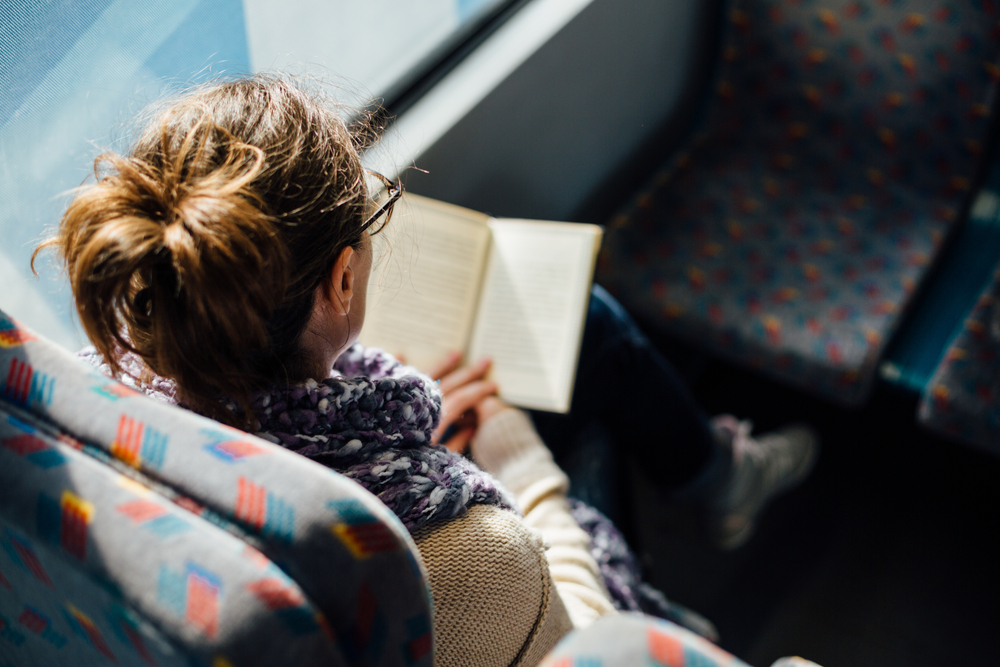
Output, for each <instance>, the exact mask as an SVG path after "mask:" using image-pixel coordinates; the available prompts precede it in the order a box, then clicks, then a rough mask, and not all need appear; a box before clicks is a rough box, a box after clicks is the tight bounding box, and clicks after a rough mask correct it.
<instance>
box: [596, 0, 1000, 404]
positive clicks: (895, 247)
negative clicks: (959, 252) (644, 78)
mask: <svg viewBox="0 0 1000 667" xmlns="http://www.w3.org/2000/svg"><path fill="white" fill-rule="evenodd" d="M996 26H997V17H996V16H993V15H990V14H989V13H988V12H987V10H986V9H984V6H983V5H981V4H979V3H969V2H965V3H958V2H954V3H947V5H940V4H939V3H936V2H914V1H910V2H905V1H901V2H893V3H874V2H868V3H861V2H844V1H831V2H827V3H825V4H824V7H823V8H820V7H818V6H817V5H816V3H814V2H792V1H791V0H789V1H787V2H785V1H774V2H760V1H751V0H741V1H738V2H735V3H734V8H733V11H732V13H731V16H730V21H729V24H728V26H727V27H726V37H725V40H724V41H725V47H724V49H723V53H722V64H721V66H720V77H719V80H718V83H717V86H716V94H715V98H714V100H713V102H712V108H711V110H710V112H709V114H708V117H707V121H706V124H705V128H704V131H703V132H702V133H701V134H700V135H699V137H698V138H697V139H696V140H695V141H694V142H693V143H692V145H691V146H689V147H688V150H686V151H685V152H683V153H682V154H681V155H679V156H675V157H673V158H671V160H670V161H669V162H668V163H667V164H665V165H664V167H663V169H661V171H660V173H659V174H657V175H656V176H655V178H653V179H652V181H651V182H650V183H649V184H647V186H646V187H644V188H643V189H642V190H641V192H640V193H639V194H638V195H637V196H636V198H635V199H634V201H633V202H632V203H631V204H630V205H629V206H628V207H627V208H626V210H625V211H623V212H622V213H621V214H620V215H619V216H617V217H616V218H615V219H614V220H613V221H612V222H611V225H610V229H609V231H608V234H607V238H606V243H605V248H604V251H603V254H602V258H601V262H600V264H599V273H598V279H599V280H600V281H601V282H602V283H603V284H604V285H605V286H607V287H608V288H609V289H610V290H611V291H612V292H614V293H615V295H616V296H617V297H618V298H619V299H620V300H621V301H622V302H623V303H624V304H625V305H626V306H627V307H628V308H630V309H631V310H632V311H633V312H635V313H636V314H637V315H638V316H639V317H640V319H642V320H644V321H646V322H647V323H652V324H654V325H655V326H658V327H662V328H663V329H664V330H666V331H668V332H671V333H674V334H677V335H679V336H682V337H684V338H686V339H688V340H691V341H694V342H696V343H699V344H702V345H704V346H706V347H707V348H708V349H710V350H711V351H713V352H715V353H717V354H719V355H722V356H724V357H727V358H730V359H733V360H736V361H738V362H740V363H743V364H746V365H749V366H751V367H755V368H759V369H761V370H763V371H765V372H767V373H769V374H771V375H774V376H777V377H779V378H781V379H784V380H786V381H788V382H790V383H792V384H794V385H797V386H800V387H806V388H810V389H813V390H815V391H817V392H819V393H821V394H824V395H826V396H829V397H832V398H834V399H837V400H839V401H841V402H844V403H848V404H857V403H860V402H861V401H863V400H864V398H865V396H866V394H867V391H868V389H869V387H870V385H871V382H872V379H873V377H874V370H875V367H876V364H877V361H878V359H879V357H880V355H881V353H882V351H883V349H884V347H885V345H886V342H887V340H888V339H889V337H890V336H891V335H892V333H893V332H894V330H895V328H896V327H897V325H898V323H899V320H900V316H901V314H902V313H903V311H904V310H905V308H906V306H907V304H908V303H909V301H910V298H911V296H912V294H913V292H914V290H915V289H916V288H917V287H918V285H919V284H920V282H921V280H922V279H923V277H924V275H925V274H926V272H927V269H928V268H929V266H930V265H931V263H932V261H933V259H934V257H935V255H936V253H937V250H938V248H939V247H940V245H941V244H942V242H943V240H944V239H945V238H946V237H947V235H948V234H949V231H950V229H951V227H952V225H953V224H954V222H955V221H956V219H957V217H958V214H959V212H960V211H961V210H962V207H963V205H964V202H965V201H966V198H967V196H968V193H969V189H970V186H971V183H972V182H973V181H974V177H975V176H976V174H977V170H978V167H979V163H980V161H981V157H982V154H983V152H984V137H985V135H986V132H987V129H988V126H989V120H990V116H991V114H992V113H993V108H992V106H991V105H992V96H993V93H994V90H995V77H996V75H997V72H998V71H1000V70H998V69H997V67H996V65H995V63H996V61H997V54H998V42H997V31H996Z"/></svg>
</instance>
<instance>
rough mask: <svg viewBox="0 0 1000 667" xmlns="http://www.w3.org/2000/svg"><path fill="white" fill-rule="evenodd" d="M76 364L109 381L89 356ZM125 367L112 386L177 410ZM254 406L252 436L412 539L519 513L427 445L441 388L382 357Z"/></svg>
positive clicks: (135, 364)
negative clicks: (336, 482) (312, 464)
mask: <svg viewBox="0 0 1000 667" xmlns="http://www.w3.org/2000/svg"><path fill="white" fill-rule="evenodd" d="M80 356H81V357H83V358H84V359H85V360H86V361H88V362H90V363H91V364H93V365H94V366H97V367H98V368H100V369H101V370H102V371H103V372H104V373H106V374H108V373H109V371H110V369H109V368H108V366H107V365H106V364H105V363H104V360H103V359H102V358H101V357H100V356H99V355H98V354H97V353H96V351H95V350H94V349H93V348H87V349H85V350H83V351H82V352H80ZM121 367H122V371H123V372H122V377H120V378H117V379H119V380H121V381H122V382H124V383H125V384H126V385H129V386H131V387H134V388H137V389H140V390H141V391H143V392H145V393H146V394H147V395H149V396H152V397H153V398H156V399H158V400H160V401H163V402H166V403H171V404H174V405H177V404H178V400H177V391H176V386H175V385H174V383H173V382H172V381H171V380H168V379H165V378H154V379H153V381H152V382H150V383H148V384H146V385H141V384H140V382H139V378H140V377H141V374H142V371H143V370H144V368H145V367H144V365H143V363H142V361H141V360H140V359H139V358H138V357H136V356H135V355H133V354H125V355H123V357H122V359H121ZM251 404H252V407H253V410H254V415H255V416H256V417H257V419H258V420H259V422H260V429H259V431H258V433H257V435H258V436H260V437H262V438H264V439H266V440H270V441H271V442H274V443H277V444H279V445H281V446H283V447H285V448H286V449H290V450H291V451H293V452H297V453H299V454H302V455H303V456H305V457H307V458H310V459H313V460H315V461H318V462H319V463H322V464H323V465H325V466H327V467H329V468H332V469H334V470H336V471H337V472H339V473H341V474H343V475H345V476H347V477H350V478H351V479H353V480H354V481H356V482H358V483H359V484H361V485H362V486H363V487H365V488H366V489H368V490H369V491H370V492H372V493H373V494H375V495H376V496H378V498H379V499H380V500H381V501H382V502H383V503H385V504H386V505H387V506H388V507H389V509H391V510H392V511H393V512H394V513H395V514H396V516H398V517H399V518H400V520H401V521H402V522H403V525H405V526H406V527H407V529H408V530H409V531H410V532H413V531H415V530H417V529H419V528H421V527H423V526H426V525H427V524H430V523H432V522H436V521H443V520H447V519H451V518H453V517H456V516H461V515H462V514H464V513H465V511H466V510H467V509H468V507H469V506H470V505H495V506H498V507H502V508H504V509H508V510H513V509H514V507H515V504H514V502H513V500H512V499H511V498H510V496H509V495H508V493H507V492H506V490H504V489H503V487H502V486H500V484H499V483H498V482H497V481H496V480H495V479H494V478H493V477H492V476H490V475H489V474H488V473H486V472H484V471H483V470H480V469H479V468H478V467H477V466H476V465H475V464H474V463H472V462H470V461H469V460H468V459H466V458H464V457H462V456H460V455H458V454H455V453H453V452H450V451H449V450H448V449H446V448H445V447H442V446H439V445H432V444H431V436H432V433H433V431H434V428H435V427H436V426H437V424H438V422H439V420H440V413H441V392H440V391H439V390H438V388H437V384H436V383H435V382H433V381H432V380H431V379H430V378H428V377H427V376H425V375H423V374H421V373H420V372H419V371H417V370H416V369H414V368H412V367H409V366H404V365H403V364H401V363H399V362H398V361H396V360H395V359H394V358H393V357H391V356H389V355H388V354H386V353H384V352H382V351H381V350H378V349H374V348H373V349H366V348H364V347H362V346H361V345H354V346H353V347H352V348H351V349H349V350H348V351H347V352H345V353H344V354H343V355H341V356H340V358H339V359H337V362H336V363H335V364H334V368H333V373H332V377H329V378H327V379H325V380H322V381H320V382H316V381H315V380H309V381H307V382H305V383H303V384H298V385H291V386H280V387H279V386H274V387H270V388H268V389H266V390H264V391H260V392H258V393H256V394H255V395H254V396H252V398H251Z"/></svg>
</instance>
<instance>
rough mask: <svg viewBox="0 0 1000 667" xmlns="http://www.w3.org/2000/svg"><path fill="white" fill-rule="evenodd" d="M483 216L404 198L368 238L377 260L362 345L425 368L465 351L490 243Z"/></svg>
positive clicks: (456, 208) (418, 198)
mask: <svg viewBox="0 0 1000 667" xmlns="http://www.w3.org/2000/svg"><path fill="white" fill-rule="evenodd" d="M488 219H489V218H488V216H486V215H483V214H479V213H475V212H474V211H468V210H467V209H461V208H458V207H453V206H450V205H448V204H444V203H441V202H435V201H432V200H429V199H425V198H423V197H418V196H415V195H406V196H405V197H404V198H403V199H402V200H401V201H400V202H399V204H398V205H397V207H396V211H395V212H394V214H393V216H392V220H391V221H390V223H389V224H388V225H387V226H386V228H385V229H384V230H383V231H382V232H381V233H379V234H377V235H376V236H374V237H372V240H373V244H374V252H375V259H374V265H373V269H372V277H371V280H370V281H369V287H368V313H367V316H366V318H365V319H366V322H365V326H364V329H363V330H362V332H361V337H360V340H361V342H362V343H363V344H364V345H369V346H375V347H381V348H383V349H384V350H386V351H388V352H390V353H392V354H403V355H404V356H405V357H406V360H407V363H409V364H411V365H413V366H416V367H417V368H421V369H426V368H428V367H430V366H431V365H432V364H435V363H436V362H438V361H440V360H441V359H442V358H443V357H444V356H445V354H447V353H448V352H450V351H452V350H462V351H464V350H465V348H466V345H467V343H468V339H469V335H470V332H471V329H472V318H473V316H474V315H475V307H476V302H477V299H478V296H479V284H480V281H481V278H482V267H483V265H484V263H485V256H486V251H487V248H488V246H489V243H490V230H489V227H487V226H486V224H485V223H486V221H487V220H488Z"/></svg>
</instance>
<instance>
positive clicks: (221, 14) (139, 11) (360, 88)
mask: <svg viewBox="0 0 1000 667" xmlns="http://www.w3.org/2000/svg"><path fill="white" fill-rule="evenodd" d="M509 2H510V0H421V1H420V2H414V1H413V0H282V1H281V2H275V1H274V0H170V2H156V3H153V2H135V1H134V0H20V1H19V2H3V3H0V90H3V91H4V94H3V95H2V96H0V202H2V204H0V308H2V309H3V310H4V311H6V312H7V313H8V314H9V315H11V316H12V317H14V318H16V319H19V320H21V321H22V322H24V323H25V324H27V325H28V326H29V327H32V328H34V329H37V330H38V331H40V332H42V333H43V334H45V335H47V336H49V337H51V338H53V339H55V340H56V341H57V342H59V343H62V344H63V345H65V346H67V347H70V348H78V347H80V346H81V345H82V344H83V343H84V342H85V341H84V338H83V336H82V335H81V333H80V331H79V328H78V326H77V325H76V324H75V322H74V319H75V318H74V316H73V310H74V309H73V307H72V304H71V299H70V293H69V289H68V286H67V284H66V281H65V280H64V279H62V277H61V275H60V273H59V270H58V268H57V267H56V266H55V265H54V263H53V262H51V256H50V255H46V256H44V257H43V260H42V261H41V263H40V264H39V271H40V273H41V274H42V277H41V278H35V277H33V276H32V274H31V271H30V269H29V265H28V263H29V258H30V256H31V251H32V249H33V248H34V246H35V245H36V244H37V242H38V241H39V240H40V239H41V238H43V237H44V236H45V234H46V230H48V229H51V228H52V227H54V226H55V225H57V224H58V221H59V217H60V215H61V213H62V211H63V209H64V208H65V205H66V202H67V199H68V197H69V193H70V192H71V191H72V190H73V188H76V187H77V186H79V185H80V184H81V183H83V182H85V181H86V179H87V178H88V175H89V174H90V171H91V169H92V164H93V159H94V157H96V156H97V154H98V153H100V152H101V150H102V149H105V148H117V149H121V146H120V145H119V143H118V142H119V141H120V139H121V138H122V137H125V136H127V134H128V121H129V119H130V118H132V117H133V116H134V115H135V113H136V112H137V111H138V110H139V109H140V108H142V107H143V106H145V105H146V104H147V103H149V102H150V101H152V100H155V99H157V98H158V97H160V96H162V95H163V94H164V92H166V91H167V90H169V89H170V88H171V87H172V86H177V85H183V84H186V83H190V82H196V81H199V80H204V79H210V78H212V77H216V76H219V75H221V74H231V73H247V72H252V71H260V70H274V69H284V70H291V71H307V72H311V73H318V74H320V75H323V76H326V75H331V76H332V79H333V82H334V83H335V84H337V85H340V86H342V87H343V88H344V89H345V90H346V91H348V92H349V93H350V94H351V99H349V100H348V101H349V102H358V101H362V100H364V98H365V97H367V96H386V95H388V94H391V93H392V90H393V88H394V87H395V88H397V89H398V88H399V87H400V86H402V85H404V84H405V83H406V80H407V77H411V76H412V74H413V72H414V68H416V69H417V70H420V69H421V68H426V67H427V66H428V65H429V64H431V63H432V62H433V60H434V59H435V58H436V57H439V56H441V55H443V54H444V53H445V52H447V51H448V50H449V49H451V48H454V46H456V40H461V39H462V38H463V36H464V35H466V34H467V33H468V30H469V29H471V28H473V27H475V26H476V25H478V23H479V22H481V21H482V20H483V19H484V17H485V18H488V17H489V16H490V15H492V13H493V12H495V11H496V10H497V9H498V8H499V7H500V6H502V5H506V4H508V3H509Z"/></svg>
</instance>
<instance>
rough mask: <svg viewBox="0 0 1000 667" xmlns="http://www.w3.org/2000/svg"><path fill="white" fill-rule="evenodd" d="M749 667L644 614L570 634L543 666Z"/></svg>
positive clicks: (604, 621) (622, 616)
mask: <svg viewBox="0 0 1000 667" xmlns="http://www.w3.org/2000/svg"><path fill="white" fill-rule="evenodd" d="M583 665H586V666H587V667H590V666H594V667H632V666H633V665H665V666H669V667H675V666H676V667H682V666H684V665H697V667H747V664H746V663H745V662H743V661H742V660H740V659H739V658H737V657H735V656H733V655H732V654H730V653H728V652H726V651H724V650H722V649H721V648H719V647H718V646H716V645H715V644H713V643H712V642H710V641H708V640H707V639H705V638H704V637H699V636H698V635H696V634H695V633H693V632H691V631H690V630H686V629H684V628H682V627H680V626H679V625H676V624H674V623H671V622H670V621H664V620H662V619H659V618H653V617H650V616H644V615H642V614H632V613H627V614H618V615H615V616H606V617H604V618H602V619H601V620H599V621H597V622H596V623H594V624H593V625H591V626H590V627H588V628H585V629H583V630H577V631H575V632H572V633H570V634H569V635H568V636H566V637H565V638H564V639H563V640H562V641H561V642H559V644H558V645H556V647H555V648H554V649H553V650H552V652H551V653H550V654H549V655H548V656H546V658H545V660H544V661H542V665H541V667H581V666H583Z"/></svg>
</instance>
